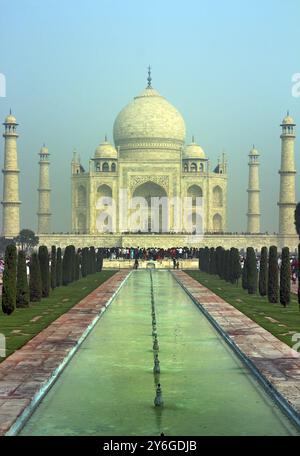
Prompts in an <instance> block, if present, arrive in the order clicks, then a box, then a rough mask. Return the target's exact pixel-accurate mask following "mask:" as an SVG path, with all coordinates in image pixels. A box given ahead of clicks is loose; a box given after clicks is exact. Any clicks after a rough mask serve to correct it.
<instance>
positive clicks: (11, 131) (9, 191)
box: [2, 112, 21, 238]
mask: <svg viewBox="0 0 300 456" xmlns="http://www.w3.org/2000/svg"><path fill="white" fill-rule="evenodd" d="M3 125H4V127H5V131H4V133H3V137H4V140H5V146H4V168H3V170H2V172H3V175H4V176H3V201H2V205H3V227H2V236H5V237H7V238H13V237H15V236H18V234H19V233H20V205H21V201H20V199H19V173H20V171H19V169H18V152H17V138H18V136H19V135H18V133H17V131H16V129H17V126H18V124H17V121H16V118H15V117H14V116H13V115H12V114H11V112H10V114H9V115H8V116H7V117H6V119H5V121H4V124H3Z"/></svg>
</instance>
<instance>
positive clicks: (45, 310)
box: [0, 270, 116, 362]
mask: <svg viewBox="0 0 300 456" xmlns="http://www.w3.org/2000/svg"><path fill="white" fill-rule="evenodd" d="M115 272H116V271H113V270H112V271H102V272H98V273H96V274H92V275H89V276H87V277H85V278H82V279H80V280H78V281H77V282H74V283H72V284H70V285H68V286H67V287H65V286H61V287H59V288H55V290H53V292H51V295H50V296H49V298H44V299H42V300H41V301H40V302H37V303H32V304H31V305H30V307H29V308H26V309H16V310H15V311H14V313H13V314H11V315H9V316H7V315H5V314H4V313H3V312H2V309H1V308H0V333H2V334H4V335H5V336H6V355H7V356H9V355H10V354H12V353H13V352H14V351H15V350H17V349H18V348H20V347H22V345H24V344H25V343H26V342H28V341H29V340H30V339H32V338H33V337H34V336H35V335H36V334H38V333H39V332H40V331H42V330H43V329H44V328H46V327H47V326H48V325H49V324H50V323H52V322H53V321H54V320H56V319H57V318H58V317H59V316H60V315H62V314H64V313H65V312H67V311H68V310H69V309H70V308H71V307H73V306H74V305H75V304H77V303H78V302H79V301H80V300H81V299H83V298H84V297H85V296H87V295H88V294H89V293H91V292H92V291H93V290H95V288H97V287H98V286H99V285H101V283H103V282H105V281H106V280H107V279H108V278H109V277H111V276H112V275H113V274H115ZM3 359H4V358H0V362H1V361H3Z"/></svg>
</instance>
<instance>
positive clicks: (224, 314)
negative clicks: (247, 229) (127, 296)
mask: <svg viewBox="0 0 300 456" xmlns="http://www.w3.org/2000/svg"><path fill="white" fill-rule="evenodd" d="M172 274H173V275H174V276H175V277H176V279H177V280H178V281H179V282H180V283H181V284H182V285H183V287H184V288H185V289H186V290H187V291H188V292H189V293H190V295H192V297H193V298H194V300H195V301H196V302H197V303H198V304H200V306H201V307H202V309H203V310H204V312H205V313H206V314H207V315H208V316H209V317H210V319H212V320H211V321H212V322H213V323H215V324H217V326H218V327H219V328H220V329H221V331H222V332H223V333H226V335H227V338H228V340H229V342H230V343H232V344H233V345H235V346H236V347H237V349H238V350H239V351H240V352H241V354H242V356H243V358H244V359H245V360H246V362H248V364H249V366H250V367H251V368H253V369H254V372H255V373H256V374H257V375H258V376H259V377H260V378H261V379H262V380H263V381H265V384H266V385H267V387H268V388H269V389H270V390H271V392H273V393H274V395H275V396H276V397H277V398H278V399H279V401H280V402H281V403H282V405H283V407H287V408H288V409H289V410H291V412H292V414H293V415H294V417H295V418H296V419H297V420H299V421H300V354H299V353H298V352H297V351H295V350H293V349H291V348H290V347H289V346H288V345H286V344H284V343H283V342H281V341H280V340H278V339H277V338H276V337H274V336H273V335H272V334H271V333H269V332H268V331H266V330H265V329H263V328H262V327H261V326H259V325H258V324H257V323H255V322H253V321H252V320H251V319H250V318H248V317H247V316H246V315H244V314H242V313H241V312H240V311H239V310H237V309H235V308H234V307H233V306H231V305H230V304H228V303H227V302H226V301H224V300H223V299H222V298H220V297H219V296H217V295H216V294H214V293H213V292H212V291H210V290H208V289H207V288H206V287H204V286H203V285H201V284H200V283H199V282H197V281H196V280H195V279H193V278H192V277H190V276H189V275H188V274H186V273H185V272H183V271H172Z"/></svg>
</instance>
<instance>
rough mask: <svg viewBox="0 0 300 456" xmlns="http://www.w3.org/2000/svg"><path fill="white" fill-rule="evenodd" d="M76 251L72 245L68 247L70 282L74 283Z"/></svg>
mask: <svg viewBox="0 0 300 456" xmlns="http://www.w3.org/2000/svg"><path fill="white" fill-rule="evenodd" d="M75 257H76V250H75V246H74V245H70V282H74V280H75V275H76V258H75Z"/></svg>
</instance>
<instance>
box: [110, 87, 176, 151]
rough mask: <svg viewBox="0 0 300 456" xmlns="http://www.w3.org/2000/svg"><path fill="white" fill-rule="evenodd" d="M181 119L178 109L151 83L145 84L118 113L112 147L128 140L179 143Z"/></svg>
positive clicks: (127, 142) (126, 143)
mask: <svg viewBox="0 0 300 456" xmlns="http://www.w3.org/2000/svg"><path fill="white" fill-rule="evenodd" d="M184 139H185V123H184V120H183V117H182V116H181V114H180V112H179V111H177V109H176V108H175V107H174V106H173V105H171V103H169V102H168V101H167V100H166V99H165V98H164V97H162V96H161V95H160V94H159V93H158V92H157V91H156V90H154V89H153V88H152V87H147V88H146V89H145V90H144V91H143V92H142V93H141V94H140V95H138V96H137V97H135V98H134V99H133V101H132V102H131V103H129V104H128V105H127V106H125V108H124V109H122V111H121V112H120V113H119V114H118V116H117V118H116V120H115V123H114V142H115V145H116V147H118V146H121V147H122V146H126V145H130V144H132V143H148V142H155V143H160V142H167V143H171V144H176V145H177V146H178V145H182V144H183V143H184Z"/></svg>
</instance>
